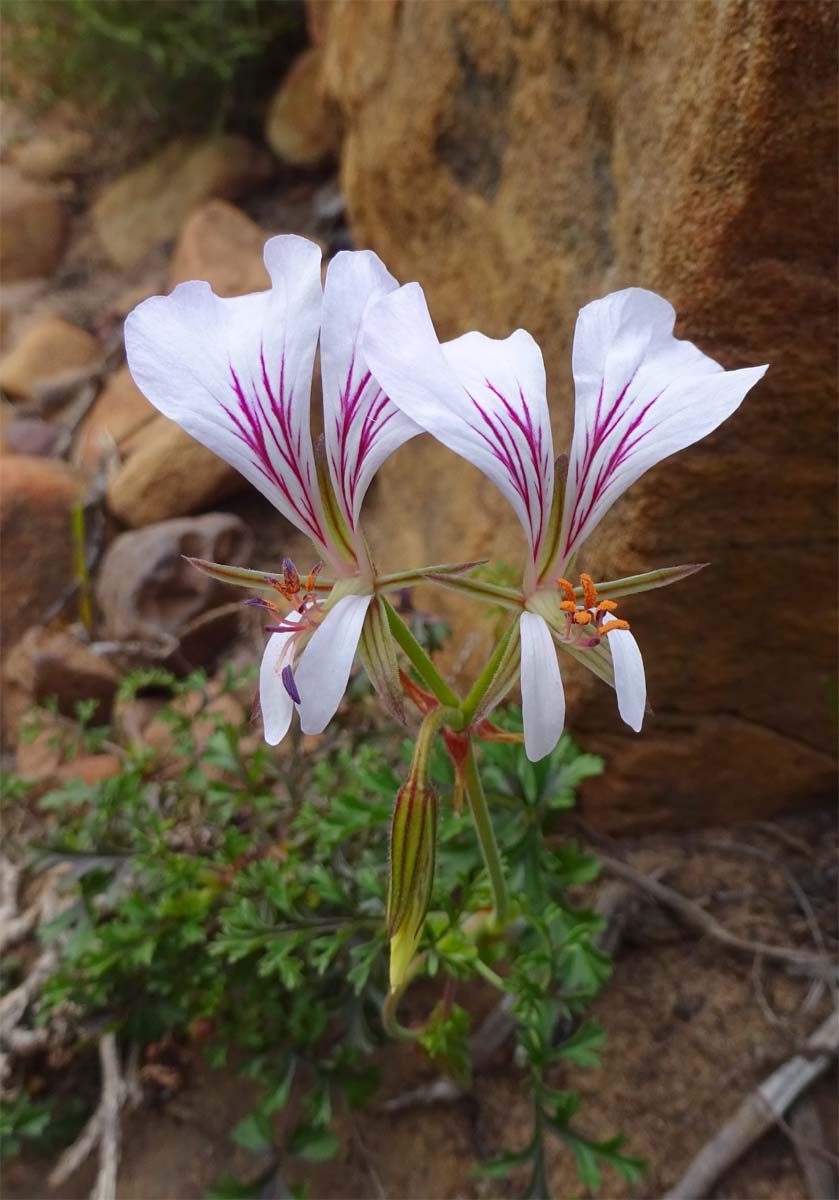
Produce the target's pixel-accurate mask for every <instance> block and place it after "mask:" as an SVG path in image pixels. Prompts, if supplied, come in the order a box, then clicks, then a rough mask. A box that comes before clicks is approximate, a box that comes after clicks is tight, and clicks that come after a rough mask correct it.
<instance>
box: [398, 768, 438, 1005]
mask: <svg viewBox="0 0 839 1200" xmlns="http://www.w3.org/2000/svg"><path fill="white" fill-rule="evenodd" d="M437 811H438V800H437V793H436V791H435V790H434V788H433V787H432V786H431V784H430V783H429V782H428V780H427V778H426V774H425V770H418V769H416V768H414V769H412V771H411V775H410V778H409V779H408V782H407V783H406V784H405V786H404V787H402V788H400V789H399V794H398V796H397V797H396V808H395V809H394V811H393V825H392V827H391V834H390V882H389V886H388V897H387V928H388V936H389V937H390V986H391V989H392V990H394V991H395V990H396V989H397V988H399V987H401V986H402V984H403V983H404V982H405V980H406V976H407V972H408V968H409V966H410V964H411V960H412V959H413V957H414V954H415V952H416V948H417V946H418V945H419V940H420V935H421V933H422V927H423V923H424V921H425V914H426V913H427V912H428V905H429V903H430V900H431V887H432V884H433V882H434V858H435V854H436V847H437Z"/></svg>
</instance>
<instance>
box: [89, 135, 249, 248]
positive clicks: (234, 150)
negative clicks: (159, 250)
mask: <svg viewBox="0 0 839 1200" xmlns="http://www.w3.org/2000/svg"><path fill="white" fill-rule="evenodd" d="M269 174H270V164H269V163H268V161H267V157H266V156H265V155H264V154H263V153H262V151H260V150H259V149H257V148H256V147H255V146H253V145H252V144H251V143H250V142H247V141H245V140H244V139H243V138H240V137H233V136H229V137H219V138H206V139H203V140H201V141H189V140H186V139H179V140H177V141H174V142H170V143H169V145H168V146H166V147H165V148H164V149H163V150H161V151H159V152H158V153H157V154H155V155H154V156H153V157H152V158H150V159H148V160H147V161H146V162H144V163H143V164H142V165H141V166H139V167H136V168H135V169H134V170H132V171H129V172H128V174H126V175H123V176H121V177H120V178H119V179H116V180H114V181H113V182H112V183H109V184H107V185H106V187H105V188H104V190H103V191H102V192H101V193H100V194H99V197H98V198H97V200H96V202H95V204H94V205H93V209H92V210H91V215H92V218H93V224H94V228H95V230H96V233H97V235H98V237H99V240H100V241H101V242H102V245H103V246H104V248H105V250H106V251H107V253H108V256H109V258H110V259H111V261H112V262H113V263H114V264H115V265H116V266H118V267H124V268H130V267H135V266H137V265H138V264H139V263H140V262H141V261H142V260H143V258H144V257H145V256H146V255H147V254H148V253H149V251H151V250H153V249H154V248H155V247H156V246H160V245H162V243H164V242H166V241H168V240H169V239H170V238H174V237H175V236H176V235H177V233H178V230H179V229H180V228H181V225H182V224H183V222H184V219H185V218H186V216H187V215H188V214H189V213H190V212H191V211H192V209H193V208H196V207H197V206H198V205H199V204H202V203H203V202H204V201H205V200H209V199H210V198H211V197H213V196H219V197H221V198H223V199H227V200H234V199H235V198H236V197H237V196H240V195H242V193H243V192H246V191H247V190H248V189H249V188H251V187H253V186H255V185H256V184H258V183H260V182H263V181H264V180H265V179H266V178H268V176H269Z"/></svg>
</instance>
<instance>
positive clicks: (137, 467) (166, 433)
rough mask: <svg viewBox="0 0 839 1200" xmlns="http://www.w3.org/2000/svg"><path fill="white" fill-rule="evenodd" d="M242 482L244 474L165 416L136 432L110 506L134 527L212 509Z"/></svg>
mask: <svg viewBox="0 0 839 1200" xmlns="http://www.w3.org/2000/svg"><path fill="white" fill-rule="evenodd" d="M243 486H244V481H243V479H242V476H241V475H239V473H238V472H237V471H234V470H233V468H232V467H229V466H228V465H227V463H226V462H224V461H223V460H222V459H220V458H218V457H217V456H216V455H215V454H213V453H211V451H209V450H206V449H205V448H204V447H203V446H202V445H201V444H200V443H199V442H196V441H195V440H194V439H193V438H191V437H190V436H189V435H188V434H186V433H184V432H183V430H182V429H181V428H180V427H179V426H178V425H175V423H174V422H173V421H170V420H168V418H166V417H162V416H157V417H155V419H154V420H153V421H151V422H149V424H148V425H146V426H145V427H144V428H143V430H142V432H141V433H140V434H139V435H138V437H137V440H136V446H135V447H134V449H133V452H132V454H131V457H130V458H129V459H128V460H127V461H126V462H125V463H123V465H122V466H121V467H120V469H119V471H118V472H117V474H116V475H115V476H114V478H113V479H112V480H111V483H110V485H109V487H108V492H107V496H106V500H107V504H108V508H109V509H110V510H111V512H112V513H113V514H114V516H115V517H119V519H120V521H123V522H124V523H125V524H126V525H130V526H131V527H132V528H133V529H136V528H138V527H139V526H141V525H151V524H152V523H153V522H155V521H166V520H168V519H169V518H170V517H182V516H186V515H187V514H188V513H194V512H199V511H200V510H201V509H202V508H208V507H209V506H210V505H211V504H214V503H215V502H216V501H217V500H220V499H222V497H224V496H229V495H231V494H232V493H233V492H235V491H237V490H238V489H239V488H240V487H243Z"/></svg>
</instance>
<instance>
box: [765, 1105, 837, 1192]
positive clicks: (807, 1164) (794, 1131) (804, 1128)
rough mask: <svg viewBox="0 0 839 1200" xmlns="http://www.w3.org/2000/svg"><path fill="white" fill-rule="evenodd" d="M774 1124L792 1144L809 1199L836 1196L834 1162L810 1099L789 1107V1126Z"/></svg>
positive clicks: (835, 1161)
mask: <svg viewBox="0 0 839 1200" xmlns="http://www.w3.org/2000/svg"><path fill="white" fill-rule="evenodd" d="M778 1124H779V1125H780V1126H781V1128H782V1129H783V1130H784V1132H785V1133H786V1132H787V1130H789V1134H788V1136H789V1139H790V1141H791V1142H792V1146H793V1149H794V1150H795V1156H796V1158H797V1159H798V1162H799V1165H800V1167H801V1171H802V1174H803V1175H804V1178H805V1180H806V1181H807V1187H808V1189H809V1192H810V1195H811V1196H812V1197H813V1200H831V1197H833V1196H835V1195H836V1170H835V1168H836V1166H837V1160H836V1158H835V1157H834V1156H833V1155H832V1154H831V1153H830V1151H829V1150H828V1149H827V1147H826V1146H825V1136H824V1129H823V1128H822V1123H821V1119H820V1118H819V1113H818V1109H817V1108H816V1106H815V1104H814V1102H813V1100H812V1099H811V1098H810V1097H808V1096H804V1097H803V1098H802V1099H801V1100H799V1102H798V1104H796V1105H795V1107H794V1108H793V1110H792V1112H791V1114H790V1118H789V1125H787V1123H786V1122H785V1121H784V1122H782V1121H779V1122H778Z"/></svg>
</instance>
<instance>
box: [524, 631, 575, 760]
mask: <svg viewBox="0 0 839 1200" xmlns="http://www.w3.org/2000/svg"><path fill="white" fill-rule="evenodd" d="M519 636H520V637H521V711H522V720H523V723H524V749H525V753H526V754H527V757H528V758H529V759H530V761H531V762H538V761H539V759H540V758H544V757H545V755H546V754H550V752H551V751H552V750H553V748H554V746H555V745H556V744H557V742H558V741H559V739H560V736H561V734H562V729H563V726H564V724H565V691H564V689H563V686H562V676H561V674H560V671H559V663H558V662H557V658H556V647H555V646H554V642H553V638H552V637H551V631H550V629H549V628H548V626H547V623H546V622H545V621H544V620H543V618H542V617H540V616H538V615H537V614H536V613H529V612H525V613H522V615H521V617H520V618H519Z"/></svg>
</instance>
